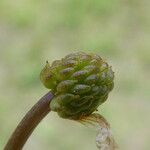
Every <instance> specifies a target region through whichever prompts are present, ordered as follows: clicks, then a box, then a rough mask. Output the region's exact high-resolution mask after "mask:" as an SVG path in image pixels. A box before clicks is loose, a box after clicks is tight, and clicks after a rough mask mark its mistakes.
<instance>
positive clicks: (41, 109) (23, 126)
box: [4, 92, 53, 150]
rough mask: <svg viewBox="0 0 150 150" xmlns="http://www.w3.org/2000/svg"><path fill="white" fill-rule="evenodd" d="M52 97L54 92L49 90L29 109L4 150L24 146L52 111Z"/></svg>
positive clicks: (17, 148) (15, 149) (19, 148)
mask: <svg viewBox="0 0 150 150" xmlns="http://www.w3.org/2000/svg"><path fill="white" fill-rule="evenodd" d="M52 98H53V93H52V92H48V93H47V94H46V95H44V96H43V97H42V98H41V99H40V100H39V101H38V102H37V103H36V104H35V105H34V106H33V107H32V108H31V109H30V110H29V112H28V113H27V114H26V115H25V117H24V118H23V119H22V120H21V122H20V123H19V125H18V126H17V128H16V129H15V131H14V132H13V134H12V135H11V137H10V139H9V140H8V142H7V144H6V146H5V148H4V150H21V149H22V148H23V146H24V144H25V143H26V141H27V139H28V138H29V136H30V135H31V134H32V132H33V130H34V129H35V128H36V126H37V125H38V124H39V123H40V121H41V120H42V119H43V118H44V117H45V116H46V115H47V114H48V113H49V112H50V107H49V104H50V101H51V100H52Z"/></svg>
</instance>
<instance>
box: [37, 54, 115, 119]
mask: <svg viewBox="0 0 150 150" xmlns="http://www.w3.org/2000/svg"><path fill="white" fill-rule="evenodd" d="M40 79H41V81H42V83H43V84H44V85H45V87H46V88H48V89H51V91H52V92H53V93H54V95H55V96H54V98H53V100H52V101H51V103H50V108H51V110H52V111H56V112H57V113H58V115H59V116H60V117H62V118H68V119H74V120H78V119H80V118H81V117H86V116H89V115H90V114H92V113H93V112H94V111H96V110H97V108H98V106H99V105H101V104H102V103H103V102H105V101H106V99H107V97H108V94H109V92H110V91H111V90H112V89H113V86H114V81H113V80H114V72H113V71H112V69H111V66H109V65H108V64H107V63H106V62H105V61H104V60H103V59H102V58H101V57H100V56H98V55H96V54H86V53H84V52H77V53H72V54H69V55H67V56H66V57H64V58H62V59H61V60H56V61H54V62H53V63H52V64H51V65H50V64H49V63H48V62H47V63H46V66H45V67H44V69H43V70H42V71H41V74H40Z"/></svg>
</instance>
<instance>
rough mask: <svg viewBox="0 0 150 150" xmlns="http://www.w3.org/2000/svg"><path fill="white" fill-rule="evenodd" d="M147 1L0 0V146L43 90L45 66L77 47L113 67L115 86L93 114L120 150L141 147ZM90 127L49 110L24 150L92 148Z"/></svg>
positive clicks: (148, 66) (148, 46) (148, 82)
mask: <svg viewBox="0 0 150 150" xmlns="http://www.w3.org/2000/svg"><path fill="white" fill-rule="evenodd" d="M149 8H150V1H149V0H121V1H120V0H110V1H106V0H43V1H42V0H13V1H11V0H0V149H2V148H3V146H4V144H5V143H6V141H7V139H8V137H9V136H10V134H11V133H12V131H13V130H14V128H15V127H16V125H17V124H18V122H19V121H20V120H21V118H22V117H23V116H24V115H25V113H26V112H27V111H28V110H29V109H30V108H31V107H32V106H33V104H34V103H36V101H37V100H38V99H39V98H40V97H41V96H43V95H44V94H45V93H46V92H47V91H48V90H47V89H46V88H44V86H43V85H42V84H41V82H40V80H39V73H40V71H41V69H42V68H43V66H44V65H45V61H46V60H49V61H50V62H52V61H53V60H55V59H60V58H62V57H63V56H65V55H66V54H68V53H71V52H75V51H78V50H80V51H81V50H82V51H85V52H93V53H97V54H99V55H100V56H102V58H104V59H106V60H107V61H108V62H109V64H111V65H112V66H113V70H114V71H115V88H114V90H113V91H112V92H111V94H110V96H109V99H108V101H107V102H106V103H105V104H103V105H102V106H100V107H99V112H100V113H101V114H103V115H104V116H105V117H106V118H107V120H108V121H109V122H110V124H111V127H112V130H113V134H114V136H115V138H116V140H117V142H118V145H119V147H120V149H121V150H149V149H150V146H149V142H150V128H149V126H150V117H149V114H150V101H149V99H150V15H149V14H150V9H149ZM95 135H96V132H95V130H94V129H91V128H87V127H84V126H83V125H81V124H79V123H76V122H74V121H69V120H64V119H61V118H59V117H58V116H57V114H56V113H53V112H52V113H50V114H49V115H48V116H47V117H46V118H45V119H44V120H43V121H42V122H41V124H40V125H39V126H38V127H37V128H36V130H35V131H34V133H33V135H32V136H31V138H30V139H29V140H28V142H27V144H26V145H25V147H24V150H78V149H79V150H96V149H97V148H96V146H95Z"/></svg>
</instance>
